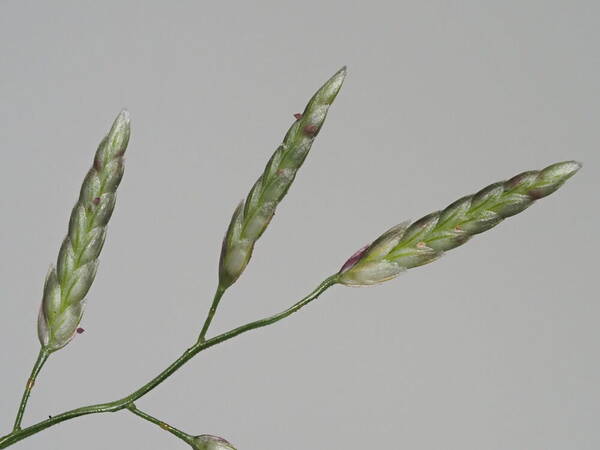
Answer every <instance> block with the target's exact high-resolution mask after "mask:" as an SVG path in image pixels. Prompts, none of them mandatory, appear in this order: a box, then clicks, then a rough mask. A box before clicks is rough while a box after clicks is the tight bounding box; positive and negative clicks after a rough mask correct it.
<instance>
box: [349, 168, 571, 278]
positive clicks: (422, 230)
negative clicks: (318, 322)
mask: <svg viewBox="0 0 600 450" xmlns="http://www.w3.org/2000/svg"><path fill="white" fill-rule="evenodd" d="M580 168H581V164H579V163H578V162H575V161H565V162H560V163H556V164H553V165H551V166H548V167H546V168H545V169H543V170H541V171H529V172H523V173H521V174H519V175H516V176H514V177H513V178H511V179H510V180H508V181H503V182H499V183H494V184H491V185H490V186H488V187H486V188H484V189H482V190H480V191H479V192H477V193H476V194H474V195H468V196H466V197H463V198H461V199H459V200H457V201H455V202H454V203H452V204H451V205H449V206H448V207H446V209H444V210H443V211H436V212H434V213H431V214H428V215H427V216H425V217H423V218H421V219H419V220H417V221H416V222H414V223H413V224H412V225H410V226H409V225H408V224H407V223H404V224H400V225H397V226H395V227H393V228H392V229H390V230H388V231H387V232H385V233H384V234H383V235H381V236H380V237H379V238H378V239H377V240H376V241H374V242H373V243H372V244H370V245H369V246H367V247H364V248H362V249H361V250H359V251H358V252H357V253H355V254H354V255H352V257H350V259H349V260H348V261H347V262H346V263H345V264H344V265H343V266H342V269H341V270H340V272H339V282H340V283H343V284H346V285H348V286H366V285H371V284H376V283H381V282H382V281H386V280H389V279H392V278H394V277H396V276H397V275H398V274H400V273H401V272H403V271H404V270H407V269H410V268H413V267H417V266H421V265H423V264H427V263H430V262H432V261H435V260H436V259H438V258H439V257H440V256H442V254H443V253H444V252H445V251H447V250H451V249H453V248H455V247H458V246H459V245H462V244H464V243H465V242H467V241H468V240H469V239H470V238H471V237H472V236H474V235H476V234H479V233H482V232H484V231H487V230H489V229H490V228H492V227H495V226H496V225H498V224H499V223H500V222H502V221H503V220H504V219H506V218H507V217H510V216H514V215H515V214H518V213H520V212H521V211H523V210H525V209H526V208H528V207H529V206H531V205H532V204H533V203H534V202H535V201H536V200H537V199H540V198H542V197H545V196H547V195H550V194H551V193H553V192H554V191H556V190H557V189H558V188H559V187H561V186H562V185H563V183H564V182H565V181H567V180H568V179H569V178H571V177H572V176H573V175H574V174H575V173H576V172H577V171H578V170H579V169H580Z"/></svg>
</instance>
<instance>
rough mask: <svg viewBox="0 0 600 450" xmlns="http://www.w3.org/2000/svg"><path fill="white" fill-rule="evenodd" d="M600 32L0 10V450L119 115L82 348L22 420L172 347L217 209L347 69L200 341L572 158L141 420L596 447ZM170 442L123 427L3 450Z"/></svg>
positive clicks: (193, 300)
mask: <svg viewBox="0 0 600 450" xmlns="http://www.w3.org/2000/svg"><path fill="white" fill-rule="evenodd" d="M599 18H600V6H599V4H598V2H595V1H571V2H562V1H523V0H519V1H497V2H490V1H472V2H471V1H463V2H429V1H424V2H423V1H414V2H404V1H397V2H396V1H395V2H392V1H389V2H351V1H345V2H341V1H340V2H334V1H324V0H323V1H300V0H299V1H295V2H286V1H281V0H280V1H263V2H199V1H196V2H193V1H185V2H184V1H180V2H166V1H165V2H149V1H146V2H141V1H129V2H128V1H108V0H103V1H94V2H91V1H52V2H41V1H38V2H34V1H1V2H0V69H1V72H0V99H1V108H0V123H1V124H2V126H1V127H0V148H1V155H2V164H1V166H0V192H1V193H2V194H1V196H0V210H1V211H2V213H1V214H2V221H1V223H2V226H1V228H0V255H1V256H2V257H1V258H0V261H1V262H0V270H1V272H0V277H1V281H2V309H1V310H2V313H1V316H0V330H1V335H0V337H1V339H0V342H1V345H0V365H1V377H2V378H1V380H2V383H1V391H0V404H1V407H0V423H1V424H2V426H1V427H0V434H5V433H6V432H8V431H9V426H10V425H11V424H12V421H13V418H14V414H15V411H16V407H17V404H18V400H19V398H20V396H21V392H22V389H23V386H24V383H25V380H26V378H27V375H28V373H29V370H30V367H31V364H32V363H33V360H34V357H35V354H36V353H37V350H38V341H37V337H36V334H35V319H36V314H37V309H38V305H39V301H40V297H41V289H42V283H43V278H44V275H45V273H46V271H47V268H48V265H49V264H50V263H51V262H53V261H54V260H55V258H56V254H57V251H58V248H59V245H60V242H61V240H62V238H63V236H64V233H65V232H66V227H67V219H68V215H69V212H70V208H71V206H72V205H73V203H74V201H75V199H76V196H77V193H78V189H79V185H80V183H81V180H82V178H83V176H84V174H85V172H86V170H87V168H88V167H89V165H90V164H91V159H92V155H93V153H94V151H95V148H96V145H97V143H98V142H99V141H100V139H101V137H102V136H103V135H104V134H105V133H106V131H107V130H108V127H109V126H110V123H111V121H112V120H113V118H114V116H115V115H116V114H117V113H118V111H119V110H120V109H121V108H122V107H126V108H128V109H129V111H130V113H131V116H132V133H133V134H132V139H131V142H130V147H129V150H128V154H127V165H126V173H125V178H124V181H123V183H122V185H121V188H120V191H119V200H118V204H117V208H116V212H115V215H114V217H113V219H112V221H111V224H110V229H109V237H108V240H107V243H106V246H105V248H104V251H103V254H102V256H101V265H100V270H99V273H98V277H97V279H96V282H95V284H94V286H93V287H92V289H91V292H90V294H89V296H88V299H89V303H88V308H87V312H86V315H85V317H84V320H83V323H82V326H83V327H84V328H85V329H86V330H87V331H86V333H85V334H83V335H82V336H79V337H77V338H76V339H75V341H74V342H72V343H71V344H70V345H69V346H68V347H67V348H65V349H64V350H62V351H60V352H58V353H56V354H55V355H54V356H53V357H52V358H51V360H50V362H49V363H48V364H47V366H46V367H45V369H44V371H43V375H42V376H41V377H40V379H39V381H38V383H37V385H36V387H35V391H34V394H33V396H32V399H31V401H30V407H29V410H28V412H27V415H26V418H25V423H26V424H31V423H33V421H37V420H42V419H44V418H45V417H46V416H47V415H48V414H56V413H58V412H61V411H64V410H66V409H70V408H74V407H77V406H81V405H84V404H89V403H95V402H102V401H109V400H114V399H116V398H119V397H121V396H123V395H126V394H128V393H129V392H131V391H132V390H134V389H135V388H137V387H138V386H139V385H141V384H142V383H143V382H146V381H147V380H148V379H149V378H150V377H152V376H154V375H155V374H156V373H158V372H159V371H160V370H162V369H163V368H164V367H165V366H166V365H167V364H168V363H169V362H171V361H172V360H173V359H175V358H176V357H177V356H178V355H179V354H180V353H181V351H182V350H183V349H184V348H186V347H187V346H188V345H190V344H191V343H192V342H193V340H194V339H195V337H196V336H197V333H198V330H199V328H200V326H201V323H202V321H203V319H204V316H205V313H206V310H207V308H208V305H209V303H210V297H211V296H212V293H213V289H214V287H215V284H216V277H217V259H218V254H219V249H220V241H221V238H222V236H223V233H224V231H225V228H226V226H227V224H228V221H229V218H230V215H231V213H232V211H233V209H234V207H235V206H236V204H237V202H238V201H239V200H240V199H241V198H242V197H243V196H245V195H246V193H247V192H248V190H249V188H250V186H251V184H252V183H253V182H254V181H255V179H256V178H257V177H258V176H259V174H260V173H261V171H262V169H263V167H264V164H265V163H266V161H267V159H268V158H269V156H270V155H271V153H272V152H273V151H274V150H275V148H276V146H277V145H278V144H279V142H280V141H281V139H282V137H283V135H284V133H285V131H286V130H287V128H288V127H289V125H290V124H291V123H292V121H293V117H292V114H293V113H295V112H299V111H301V110H302V108H303V107H304V105H305V103H306V101H307V100H308V98H309V97H310V96H311V95H312V93H313V92H314V91H315V89H316V88H317V87H318V86H320V85H321V83H323V82H324V81H325V80H326V79H327V78H328V77H329V76H330V75H331V74H333V73H334V72H335V71H336V70H337V69H338V68H339V67H341V66H342V65H344V64H347V65H348V70H349V74H348V77H347V79H346V82H345V85H344V87H343V89H342V91H341V93H340V95H339V97H338V99H337V101H336V102H335V104H334V105H333V107H332V109H331V110H330V114H329V117H328V119H327V122H326V124H325V126H324V128H323V130H322V132H321V134H320V136H319V137H318V139H317V141H316V142H315V145H314V146H313V149H312V151H311V154H310V156H309V158H308V159H307V161H306V163H305V165H304V167H303V168H302V170H301V171H300V173H299V174H298V177H297V179H296V182H295V184H294V186H293V187H292V189H291V190H290V193H289V195H288V196H287V197H286V199H285V201H284V202H283V203H282V204H281V205H280V208H279V210H278V214H277V216H276V217H275V219H274V220H273V222H272V223H271V226H270V227H269V229H268V230H267V232H266V233H265V234H264V236H263V237H262V239H261V240H260V242H259V243H258V245H257V247H256V251H255V254H254V258H253V260H252V262H251V264H250V266H249V267H248V269H247V271H246V272H245V273H244V275H243V277H242V278H241V279H240V280H239V282H238V283H237V284H236V285H235V286H234V287H233V288H232V289H230V291H229V293H228V295H227V296H226V297H225V299H224V300H223V302H222V305H221V308H220V311H219V313H218V316H217V318H216V320H215V322H214V327H213V329H212V332H213V333H217V332H221V331H225V330H227V329H229V328H233V327H234V326H237V325H239V324H242V323H245V322H248V321H250V320H253V319H256V318H259V317H262V316H266V315H268V314H271V313H273V312H276V311H279V310H281V309H284V308H285V307H287V306H288V305H290V304H291V303H293V302H294V301H296V300H297V299H298V298H300V297H301V296H303V295H304V294H305V293H307V292H308V291H309V290H310V289H312V288H313V287H314V286H315V285H316V284H317V283H318V282H319V281H320V280H321V279H323V278H324V277H325V276H327V275H329V274H331V273H332V272H334V271H336V270H337V269H338V268H339V266H340V265H341V264H342V263H343V262H344V260H345V259H346V258H347V257H348V256H349V255H350V254H352V253H353V252H354V251H355V250H356V249H357V248H358V247H360V246H362V245H363V244H364V243H366V242H368V241H369V240H371V239H373V238H375V237H377V235H378V234H379V233H381V232H382V231H384V230H385V229H387V228H388V227H389V226H391V225H394V224H396V223H398V222H400V221H403V220H406V219H417V218H419V217H421V216H422V215H424V214H426V213H429V212H431V211H434V210H436V209H440V208H443V207H444V206H446V205H447V204H448V203H450V202H452V201H453V200H455V199H457V198H458V197H460V196H462V195H465V194H468V193H472V192H474V191H476V190H478V189H479V188H481V187H483V186H485V185H487V184H489V183H491V182H495V181H498V180H502V179H505V178H508V177H510V176H512V175H514V174H516V173H518V172H520V171H523V170H528V169H541V168H543V167H545V166H546V165H548V164H550V163H553V162H556V161H561V160H567V159H577V160H581V161H582V162H583V163H584V164H585V166H584V168H583V170H582V171H581V172H580V173H579V174H578V175H577V176H576V177H575V178H573V179H572V180H571V181H570V182H569V183H568V184H567V185H566V186H564V187H563V188H562V189H561V190H560V191H558V192H557V193H556V194H554V195H552V196H551V197H549V198H547V199H544V200H541V201H540V202H539V204H536V205H534V206H533V207H532V208H531V209H529V210H527V211H526V212H525V213H523V214H521V215H519V216H517V217H514V218H512V219H510V220H508V221H506V222H505V223H503V224H501V225H500V226H498V227H497V228H495V229H493V230H491V231H489V232H487V233H485V234H484V235H481V236H479V237H477V238H476V239H473V240H472V241H471V242H469V243H468V245H465V246H464V247H461V248H458V249H456V250H454V251H452V252H451V253H450V254H448V255H446V256H445V257H444V258H443V259H441V260H440V261H438V262H436V263H435V264H431V265H429V266H426V267H423V268H418V269H415V270H411V271H409V272H408V273H406V274H404V275H402V276H401V277H400V278H398V279H396V280H394V281H392V282H389V283H385V284H383V285H380V286H377V287H372V288H368V289H351V288H344V287H336V288H333V289H332V290H330V291H329V292H328V293H327V294H325V295H324V296H322V297H321V298H320V299H319V300H318V301H317V302H316V303H314V304H312V305H310V307H308V308H306V309H305V310H303V311H302V312H300V313H298V314H297V315H295V316H293V317H292V318H290V319H287V320H285V321H283V322H280V323H279V324H277V325H275V326H272V327H269V328H265V329H262V330H259V331H255V332H252V333H249V334H246V335H243V336H241V337H239V338H237V339H235V340H234V341H229V342H228V343H226V344H223V345H221V346H219V347H216V348H214V349H211V350H210V351H207V352H206V353H203V354H201V355H200V356H198V357H197V358H196V359H195V360H193V361H192V362H190V363H189V364H188V365H187V366H186V367H185V368H184V369H182V370H181V371H180V372H178V373H177V374H176V375H175V376H173V377H172V378H171V379H169V380H168V381H167V382H165V383H164V384H163V385H162V386H160V387H159V388H158V389H156V390H155V391H153V392H152V393H151V394H150V395H148V396H147V397H145V398H144V399H142V400H140V401H139V402H138V405H139V406H140V407H141V408H143V409H146V410H147V411H148V412H150V413H154V414H156V415H158V416H160V417H161V418H163V419H164V420H167V421H169V422H171V423H173V424H174V425H176V426H178V427H180V428H182V429H184V430H186V431H188V432H190V433H193V434H200V433H212V434H218V435H222V436H224V437H226V438H228V439H229V440H231V441H232V442H233V443H234V444H236V445H237V446H238V448H239V449H240V450H244V449H245V450H268V449H273V450H281V449H285V450H305V449H357V450H358V449H367V448H368V449H372V448H386V449H387V448H390V449H410V450H433V449H436V450H437V449H441V448H444V449H457V450H458V449H460V450H481V449H486V450H505V449H511V450H559V449H561V450H562V449H576V450H586V449H590V450H591V449H598V448H600V426H599V423H598V417H600V406H599V405H600V390H599V388H598V385H599V383H598V381H599V377H600V364H598V354H599V350H600V348H599V344H598V342H599V338H600V332H599V331H598V318H599V317H600V307H599V305H598V299H597V295H596V292H595V291H596V285H597V277H598V275H597V263H596V261H597V255H598V252H599V250H600V249H599V246H598V227H599V225H600V223H599V214H598V209H597V205H598V194H599V192H598V187H599V183H598V173H599V170H600V169H599V168H598V163H599V162H600V159H599V158H598V148H599V144H600V136H599V127H598V117H599V112H600V101H599V94H600V90H599V84H598V71H599V69H600V52H599V42H600V31H599V30H600V19H599ZM184 447H185V444H183V443H181V442H179V441H177V440H176V439H175V438H173V437H172V436H171V435H169V434H168V433H165V432H163V431H161V430H160V429H158V428H157V427H155V426H152V425H150V424H149V423H146V422H144V421H141V420H139V419H138V418H136V417H134V416H132V415H130V414H128V413H127V412H122V413H118V414H108V415H98V416H88V417H85V418H80V419H77V420H74V421H70V422H66V423H63V424H61V425H59V426H56V427H54V428H52V429H49V430H46V431H44V432H42V433H40V434H38V435H36V436H34V437H32V438H30V439H27V440H25V441H23V442H21V443H20V444H18V445H16V446H15V448H20V449H24V450H26V449H39V448H44V449H52V450H54V449H56V450H59V449H60V450H69V449H81V448H85V449H87V450H93V449H108V448H111V449H142V448H143V449H148V450H151V449H156V450H159V449H161V450H162V449H166V448H172V449H177V448H184Z"/></svg>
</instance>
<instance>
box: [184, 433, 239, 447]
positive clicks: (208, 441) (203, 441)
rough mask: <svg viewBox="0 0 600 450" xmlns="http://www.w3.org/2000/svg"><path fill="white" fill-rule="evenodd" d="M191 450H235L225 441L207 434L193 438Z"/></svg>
mask: <svg viewBox="0 0 600 450" xmlns="http://www.w3.org/2000/svg"><path fill="white" fill-rule="evenodd" d="M192 448H193V449H194V450H235V447H234V446H233V445H231V444H230V443H229V442H227V441H226V440H225V439H223V438H221V437H218V436H211V435H209V434H203V435H201V436H196V437H194V438H193V440H192Z"/></svg>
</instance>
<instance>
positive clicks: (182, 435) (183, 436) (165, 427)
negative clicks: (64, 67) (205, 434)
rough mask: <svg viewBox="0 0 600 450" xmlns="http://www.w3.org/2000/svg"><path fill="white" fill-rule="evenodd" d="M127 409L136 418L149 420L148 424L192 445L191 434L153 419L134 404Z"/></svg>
mask: <svg viewBox="0 0 600 450" xmlns="http://www.w3.org/2000/svg"><path fill="white" fill-rule="evenodd" d="M127 409H128V410H129V411H131V412H132V413H133V414H135V415H136V416H139V417H141V418H142V419H145V420H147V421H148V422H152V423H154V424H156V425H158V426H159V427H161V428H162V429H163V430H166V431H168V432H169V433H171V434H173V435H175V436H177V437H178V438H179V439H181V440H182V441H184V442H185V443H186V444H189V445H192V443H193V440H194V436H190V435H189V434H187V433H184V432H183V431H181V430H178V429H177V428H175V427H172V426H171V425H169V424H168V423H166V422H163V421H162V420H159V419H157V418H156V417H152V416H151V415H150V414H147V413H145V412H144V411H141V410H139V409H138V408H137V407H136V406H135V404H133V403H131V404H129V406H127Z"/></svg>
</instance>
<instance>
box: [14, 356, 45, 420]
mask: <svg viewBox="0 0 600 450" xmlns="http://www.w3.org/2000/svg"><path fill="white" fill-rule="evenodd" d="M48 356H50V352H48V351H47V350H46V349H45V348H44V347H42V348H41V349H40V353H39V354H38V357H37V359H36V361H35V364H34V365H33V369H32V370H31V375H29V379H28V380H27V384H26V385H25V391H24V392H23V397H22V398H21V404H20V405H19V411H18V412H17V418H16V419H15V425H14V427H13V432H15V431H19V430H20V429H21V422H22V421H23V415H24V414H25V408H27V401H28V400H29V396H30V395H31V390H32V389H33V386H34V385H35V380H36V378H37V376H38V374H39V373H40V370H42V367H44V364H45V363H46V361H47V360H48Z"/></svg>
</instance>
